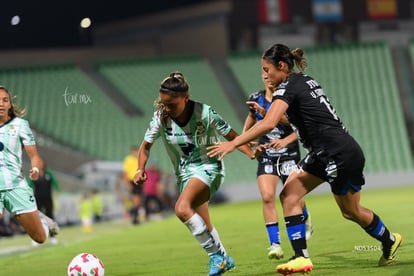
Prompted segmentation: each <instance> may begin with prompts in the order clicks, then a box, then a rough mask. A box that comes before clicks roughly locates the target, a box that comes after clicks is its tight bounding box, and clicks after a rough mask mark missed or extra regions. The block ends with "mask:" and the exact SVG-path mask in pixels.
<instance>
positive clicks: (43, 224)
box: [40, 218, 49, 239]
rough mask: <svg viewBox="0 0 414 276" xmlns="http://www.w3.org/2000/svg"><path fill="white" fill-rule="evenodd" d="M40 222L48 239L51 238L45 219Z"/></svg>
mask: <svg viewBox="0 0 414 276" xmlns="http://www.w3.org/2000/svg"><path fill="white" fill-rule="evenodd" d="M40 221H41V222H42V226H43V230H45V234H46V239H47V238H48V237H49V227H48V226H47V222H46V221H45V220H44V219H43V218H40Z"/></svg>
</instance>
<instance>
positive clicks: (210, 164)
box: [144, 101, 231, 180]
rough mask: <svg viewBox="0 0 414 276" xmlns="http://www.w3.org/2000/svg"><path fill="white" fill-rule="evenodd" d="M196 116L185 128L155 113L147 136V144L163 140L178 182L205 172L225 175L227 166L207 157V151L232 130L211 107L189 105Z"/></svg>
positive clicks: (192, 102)
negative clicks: (158, 139)
mask: <svg viewBox="0 0 414 276" xmlns="http://www.w3.org/2000/svg"><path fill="white" fill-rule="evenodd" d="M189 103H190V104H192V105H193V112H192V115H191V118H190V119H189V121H188V122H187V123H186V124H184V125H182V124H180V123H179V122H177V121H175V120H174V119H172V118H170V117H167V118H166V119H163V118H162V116H161V113H160V112H159V111H156V112H155V113H154V116H153V117H152V120H151V122H150V124H149V127H148V129H147V131H146V133H145V137H144V139H145V141H147V142H148V143H151V144H153V143H154V141H155V140H156V139H157V138H159V137H161V138H162V140H163V142H164V145H165V148H166V149H167V152H168V155H169V157H170V159H171V161H172V163H173V166H174V169H175V174H176V176H177V177H178V179H179V180H185V179H188V178H190V177H192V176H194V175H195V174H197V171H199V170H202V171H205V172H211V173H220V174H222V175H224V165H223V164H222V161H218V160H217V158H216V157H208V156H207V147H209V146H211V145H214V143H216V142H218V141H219V138H218V134H220V135H221V136H226V135H227V134H228V133H229V132H230V130H231V126H230V125H229V124H228V123H227V122H226V121H224V119H223V118H222V117H221V116H220V115H219V114H218V113H217V112H216V111H215V110H214V109H213V108H212V107H210V106H209V105H206V104H202V103H198V102H194V101H190V102H189Z"/></svg>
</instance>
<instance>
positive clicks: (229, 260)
mask: <svg viewBox="0 0 414 276" xmlns="http://www.w3.org/2000/svg"><path fill="white" fill-rule="evenodd" d="M225 258H226V261H227V263H226V271H230V270H233V268H234V267H235V265H236V264H235V263H234V260H233V258H232V257H230V256H229V255H227V256H226V257H225Z"/></svg>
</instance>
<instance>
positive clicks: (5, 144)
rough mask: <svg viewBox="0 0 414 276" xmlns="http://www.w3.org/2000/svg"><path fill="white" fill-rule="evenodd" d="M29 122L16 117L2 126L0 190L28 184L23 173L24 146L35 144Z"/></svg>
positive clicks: (0, 133)
mask: <svg viewBox="0 0 414 276" xmlns="http://www.w3.org/2000/svg"><path fill="white" fill-rule="evenodd" d="M34 144H35V139H34V136H33V133H32V130H31V129H30V126H29V122H28V121H26V120H24V119H21V118H18V117H14V118H12V119H11V120H10V121H8V122H7V123H6V124H4V125H2V126H0V191H1V190H9V189H13V188H14V187H18V186H25V185H28V184H27V182H26V180H25V178H24V176H23V173H22V151H23V146H29V145H34Z"/></svg>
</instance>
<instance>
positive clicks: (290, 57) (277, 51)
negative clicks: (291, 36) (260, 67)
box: [262, 44, 307, 71]
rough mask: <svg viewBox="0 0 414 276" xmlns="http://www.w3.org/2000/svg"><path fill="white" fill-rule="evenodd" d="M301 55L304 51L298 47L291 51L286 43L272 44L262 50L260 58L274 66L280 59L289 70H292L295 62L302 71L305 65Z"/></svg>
mask: <svg viewBox="0 0 414 276" xmlns="http://www.w3.org/2000/svg"><path fill="white" fill-rule="evenodd" d="M303 55H304V52H303V50H302V49H300V48H296V49H295V50H293V51H291V50H290V49H289V47H287V46H286V45H283V44H274V45H273V46H271V47H270V48H269V49H267V50H266V51H265V52H264V54H263V56H262V58H263V59H265V60H267V61H268V62H269V63H271V64H273V65H274V66H276V67H277V66H278V63H279V62H280V61H282V62H285V63H286V64H287V65H288V68H289V69H290V70H292V69H293V67H294V66H295V64H296V66H297V67H298V68H299V70H300V71H304V70H305V69H306V66H307V65H306V60H305V58H304V57H303Z"/></svg>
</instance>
